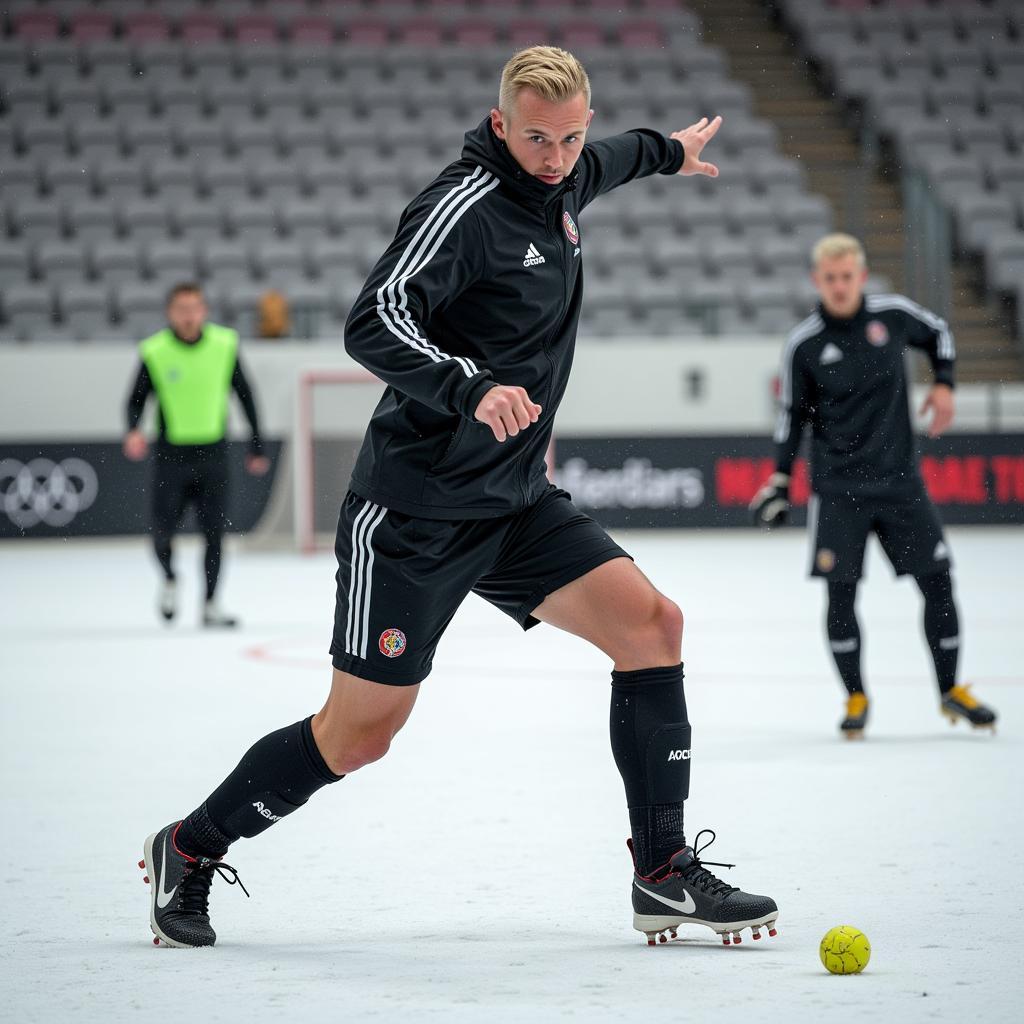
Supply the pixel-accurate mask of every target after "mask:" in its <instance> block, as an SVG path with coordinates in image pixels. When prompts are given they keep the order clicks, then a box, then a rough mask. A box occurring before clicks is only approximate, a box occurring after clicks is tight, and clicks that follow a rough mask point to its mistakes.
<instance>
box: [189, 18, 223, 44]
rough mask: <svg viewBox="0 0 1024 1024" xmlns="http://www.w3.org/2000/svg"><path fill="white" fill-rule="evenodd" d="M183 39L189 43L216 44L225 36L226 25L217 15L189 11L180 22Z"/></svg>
mask: <svg viewBox="0 0 1024 1024" xmlns="http://www.w3.org/2000/svg"><path fill="white" fill-rule="evenodd" d="M179 27H180V29H181V38H182V39H184V40H185V42H187V43H215V42H218V41H219V40H220V39H222V38H223V36H224V25H223V23H222V22H221V20H220V18H218V17H217V16H216V15H215V14H209V13H207V12H206V11H189V13H188V14H186V15H185V16H184V17H183V18H182V19H181V21H180V22H179Z"/></svg>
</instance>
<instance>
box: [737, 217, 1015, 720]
mask: <svg viewBox="0 0 1024 1024" xmlns="http://www.w3.org/2000/svg"><path fill="white" fill-rule="evenodd" d="M813 266H814V270H813V279H814V283H815V285H816V286H817V289H818V294H819V295H820V296H821V302H820V303H819V305H818V308H817V310H816V312H814V313H812V314H811V315H810V316H809V317H808V318H807V319H806V320H804V321H803V322H802V323H801V324H799V325H798V326H797V327H796V328H794V330H793V332H792V333H791V334H790V336H789V341H788V342H787V344H786V347H785V350H784V353H783V356H782V371H781V377H780V380H781V395H780V398H781V403H782V408H781V410H780V415H779V421H778V425H777V427H776V430H775V442H776V456H775V472H774V473H773V474H772V475H771V477H770V478H769V479H768V481H767V483H766V484H765V485H764V486H763V487H762V488H761V490H760V491H759V492H758V493H757V495H756V496H755V497H754V500H753V501H752V502H751V505H750V508H751V511H752V512H753V515H754V520H755V522H757V523H759V524H760V525H762V526H765V527H772V526H776V525H778V524H780V523H782V522H784V521H785V519H786V514H787V512H788V510H789V478H790V473H791V470H792V466H793V460H794V458H795V457H796V453H797V449H798V448H799V446H800V438H801V435H802V433H803V429H804V426H805V425H806V424H808V423H809V424H810V426H811V432H812V438H813V442H812V449H811V473H812V475H811V479H812V487H813V495H812V497H811V503H810V508H809V511H808V529H809V532H810V538H811V552H812V560H811V575H812V576H820V577H822V578H823V579H824V580H825V581H826V584H827V586H828V615H827V633H828V642H829V647H830V648H831V650H832V656H833V658H834V659H835V663H836V668H837V669H838V670H839V676H840V678H841V679H842V681H843V684H844V686H845V687H846V690H847V693H848V699H847V702H846V716H845V718H844V719H843V721H842V723H841V724H840V726H839V728H840V730H841V731H842V733H843V734H844V735H845V736H847V737H848V738H851V739H852V738H860V737H862V736H863V733H864V726H865V723H866V722H867V716H868V698H867V695H866V693H865V691H864V682H863V680H862V678H861V665H860V647H861V644H860V636H861V634H860V626H859V625H858V623H857V616H856V612H855V608H854V605H855V603H856V599H857V581H858V580H859V579H860V577H861V572H862V565H863V561H864V546H865V544H866V542H867V538H868V534H870V533H875V534H876V535H877V536H878V539H879V541H880V542H881V545H882V549H883V550H884V551H885V554H886V556H887V557H888V559H889V561H890V562H891V563H892V566H893V569H894V570H895V571H896V574H897V575H899V576H905V575H908V574H909V575H912V576H913V577H914V580H915V581H916V582H917V585H918V587H919V588H920V590H921V593H922V595H923V596H924V634H925V638H926V639H927V641H928V649H929V650H930V651H931V655H932V660H933V661H934V664H935V675H936V678H937V680H938V684H939V691H940V703H941V710H942V711H943V713H944V714H945V715H946V716H947V717H949V718H950V720H951V721H953V722H955V721H956V720H957V719H958V718H964V719H966V720H967V721H968V722H970V723H971V725H973V726H988V727H991V726H993V724H994V722H995V720H996V716H995V713H994V712H993V711H992V710H991V709H990V708H987V707H985V706H984V705H983V704H981V703H980V702H979V701H978V700H977V699H976V698H975V697H974V696H973V695H972V694H971V692H970V690H969V689H968V687H967V686H963V685H958V684H957V681H956V679H957V656H958V653H959V650H960V625H959V617H958V615H957V608H956V604H955V602H954V600H953V581H952V579H951V577H950V564H951V563H950V552H949V546H948V544H947V543H946V540H945V538H944V537H943V534H942V524H941V522H940V521H939V516H938V513H937V512H936V510H935V506H934V505H933V504H932V503H931V501H930V499H929V498H928V494H927V492H926V491H925V487H924V481H923V480H922V479H921V475H920V472H919V470H918V466H917V458H916V455H915V451H914V436H913V431H912V429H911V425H910V411H909V406H908V396H907V377H906V368H905V366H904V354H905V352H906V349H907V347H908V346H910V347H911V348H917V349H921V350H923V351H924V352H925V353H926V354H927V355H928V358H929V359H930V360H931V364H932V369H933V371H934V375H935V383H934V384H933V386H932V388H931V390H930V391H929V393H928V397H927V398H926V399H925V401H924V405H923V406H922V407H921V414H922V415H924V414H926V413H930V414H931V421H930V426H929V431H928V432H929V435H930V436H931V437H938V436H939V435H940V434H942V432H943V431H945V430H946V428H947V427H949V425H950V424H951V423H952V422H953V413H954V403H953V364H954V358H955V351H954V347H953V336H952V334H951V333H950V331H949V327H948V326H947V325H946V322H945V320H942V319H941V318H940V317H937V316H935V314H933V313H929V312H928V310H926V309H922V307H921V306H919V305H917V303H915V302H911V301H910V299H907V298H904V297H903V296H902V295H867V296H865V295H864V286H865V284H866V282H867V276H868V272H867V266H866V259H865V255H864V249H863V247H862V246H861V244H860V242H859V241H858V240H857V239H856V238H853V237H852V236H850V235H844V234H834V235H828V236H826V237H825V238H823V239H821V241H819V242H818V244H817V245H816V246H815V247H814V252H813Z"/></svg>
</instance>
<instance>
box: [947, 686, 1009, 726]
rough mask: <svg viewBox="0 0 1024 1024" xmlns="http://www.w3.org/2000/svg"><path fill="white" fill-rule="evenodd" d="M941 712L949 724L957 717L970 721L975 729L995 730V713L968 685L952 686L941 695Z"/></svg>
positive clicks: (952, 723)
mask: <svg viewBox="0 0 1024 1024" xmlns="http://www.w3.org/2000/svg"><path fill="white" fill-rule="evenodd" d="M941 710H942V713H943V714H944V715H945V716H946V717H947V718H948V719H949V722H950V724H951V725H956V723H957V720H958V719H961V718H962V719H964V720H965V721H967V722H970V723H971V725H972V726H974V728H975V729H991V730H992V732H995V730H996V717H997V716H996V713H995V712H994V711H993V710H992V709H991V708H989V707H986V706H985V705H984V704H982V703H981V701H980V700H978V698H977V697H975V696H974V694H973V693H971V687H970V685H964V686H954V687H953V689H951V690H948V691H947V692H946V693H944V694H943V695H942V704H941Z"/></svg>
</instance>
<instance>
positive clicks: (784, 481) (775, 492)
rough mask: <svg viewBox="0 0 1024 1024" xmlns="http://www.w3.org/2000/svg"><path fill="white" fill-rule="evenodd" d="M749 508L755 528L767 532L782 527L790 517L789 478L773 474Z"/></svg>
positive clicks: (782, 474) (784, 475) (781, 474)
mask: <svg viewBox="0 0 1024 1024" xmlns="http://www.w3.org/2000/svg"><path fill="white" fill-rule="evenodd" d="M749 507H750V511H751V514H752V515H753V517H754V525H755V526H763V527H764V528H765V529H766V530H770V529H771V528H772V527H773V526H781V525H782V524H783V523H784V522H785V521H786V517H787V516H788V515H789V477H788V476H787V475H786V474H785V473H772V475H771V476H770V477H768V480H767V481H766V482H765V484H764V486H763V487H762V488H761V490H759V491H758V492H757V494H755V495H754V500H753V501H751V503H750V506H749Z"/></svg>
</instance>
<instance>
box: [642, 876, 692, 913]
mask: <svg viewBox="0 0 1024 1024" xmlns="http://www.w3.org/2000/svg"><path fill="white" fill-rule="evenodd" d="M633 884H634V885H636V882H634V883H633ZM636 887H637V888H638V889H639V890H640V891H641V892H642V893H645V894H646V895H648V896H650V897H651V899H652V900H657V901H658V902H659V903H664V904H665V906H666V907H671V908H672V909H673V910H678V911H679V913H681V914H692V913H693V912H694V911H695V910H696V909H697V904H696V903H694V902H693V897H692V896H691V895H690V894H689V893H687V894H686V899H685V900H684V901H683V902H682V903H680V902H679V901H678V900H670V899H669V898H668V897H667V896H659V895H658V894H657V893H656V892H651V890H650V889H645V888H644V887H643V886H642V885H636Z"/></svg>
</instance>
